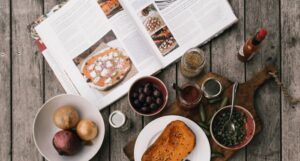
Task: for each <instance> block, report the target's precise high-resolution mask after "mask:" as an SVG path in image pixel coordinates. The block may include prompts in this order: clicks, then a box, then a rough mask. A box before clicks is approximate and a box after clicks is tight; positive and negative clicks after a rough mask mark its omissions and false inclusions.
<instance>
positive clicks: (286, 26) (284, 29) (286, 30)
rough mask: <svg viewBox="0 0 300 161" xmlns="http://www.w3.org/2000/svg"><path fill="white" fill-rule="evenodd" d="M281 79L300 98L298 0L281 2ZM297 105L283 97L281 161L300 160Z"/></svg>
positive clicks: (299, 23)
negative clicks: (291, 103) (292, 106)
mask: <svg viewBox="0 0 300 161" xmlns="http://www.w3.org/2000/svg"><path fill="white" fill-rule="evenodd" d="M281 35H282V41H281V46H282V49H281V53H282V80H283V83H284V84H285V85H286V86H287V87H288V89H289V90H290V91H291V94H292V95H293V96H296V97H300V82H299V80H300V73H299V69H300V55H299V51H300V41H299V40H300V1H299V0H282V1H281ZM299 108H300V105H297V106H295V109H293V108H291V105H289V104H288V102H287V100H286V99H285V98H282V160H288V161H298V160H300V137H299V136H300V129H299V125H300V110H299Z"/></svg>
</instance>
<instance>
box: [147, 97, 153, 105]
mask: <svg viewBox="0 0 300 161" xmlns="http://www.w3.org/2000/svg"><path fill="white" fill-rule="evenodd" d="M146 103H148V104H151V103H152V98H151V97H150V96H147V98H146Z"/></svg>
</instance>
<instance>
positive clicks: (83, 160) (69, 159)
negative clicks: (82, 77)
mask: <svg viewBox="0 0 300 161" xmlns="http://www.w3.org/2000/svg"><path fill="white" fill-rule="evenodd" d="M62 105H74V106H75V107H76V109H77V110H78V112H79V115H80V118H87V119H90V120H92V121H94V122H95V123H96V124H97V125H98V135H97V137H96V138H95V139H93V140H92V145H90V146H84V147H83V148H82V149H81V150H80V152H79V153H77V154H75V155H74V156H60V155H59V154H58V153H57V151H56V150H55V149H54V147H53V144H52V139H53V136H54V134H55V133H56V132H58V131H60V130H61V129H59V128H57V127H56V126H55V124H54V123H53V121H52V116H53V113H54V111H55V110H56V109H57V108H58V107H60V106H62ZM104 134H105V126H104V121H103V118H102V116H101V114H100V112H99V111H98V109H97V108H96V107H95V106H93V105H92V104H91V103H89V102H88V101H87V100H86V99H85V98H83V97H80V96H75V95H67V94H63V95H59V96H56V97H53V98H51V99H50V100H48V101H47V102H46V103H45V104H44V105H43V106H42V107H41V108H40V109H39V111H38V113H37V114H36V116H35V119H34V124H33V138H34V142H35V145H36V147H37V149H38V150H39V152H40V153H41V154H42V155H43V156H44V157H45V158H46V159H47V160H49V161H87V160H90V159H91V158H92V157H93V156H94V155H95V154H96V153H97V152H98V150H99V149H100V147H101V145H102V142H103V139H104Z"/></svg>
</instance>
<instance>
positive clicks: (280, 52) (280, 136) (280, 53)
mask: <svg viewBox="0 0 300 161" xmlns="http://www.w3.org/2000/svg"><path fill="white" fill-rule="evenodd" d="M278 7H279V64H280V65H279V75H280V79H281V82H282V76H281V73H282V45H281V43H282V41H281V39H282V33H281V29H282V26H281V15H282V14H281V0H279V6H278ZM279 97H280V99H279V102H280V119H279V122H280V134H279V138H280V153H279V154H280V161H282V159H283V158H282V131H283V130H282V92H281V88H280V89H279Z"/></svg>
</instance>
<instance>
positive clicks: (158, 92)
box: [153, 89, 161, 97]
mask: <svg viewBox="0 0 300 161" xmlns="http://www.w3.org/2000/svg"><path fill="white" fill-rule="evenodd" d="M153 95H154V96H155V97H160V96H161V93H160V91H159V90H157V89H156V90H154V92H153Z"/></svg>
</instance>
